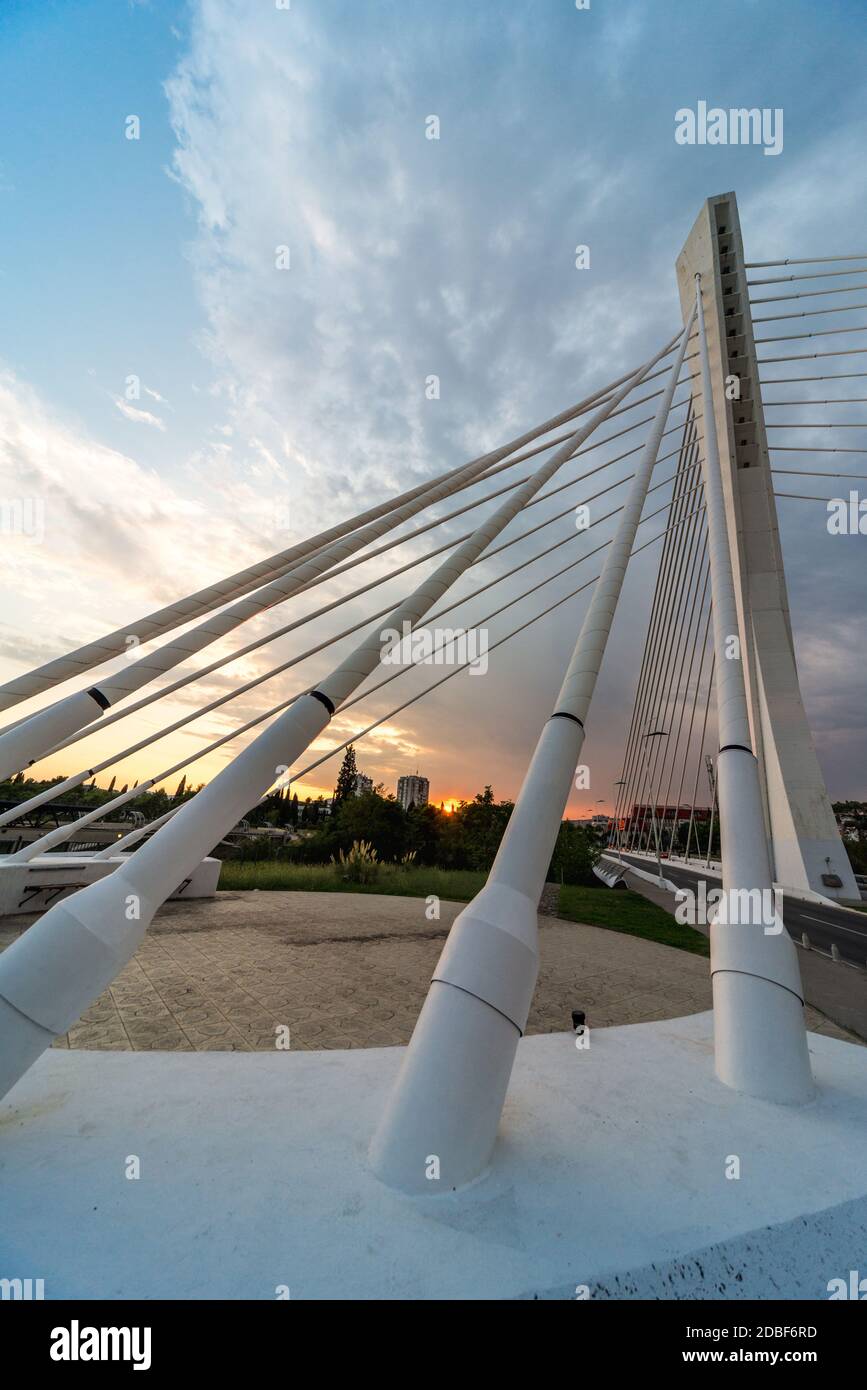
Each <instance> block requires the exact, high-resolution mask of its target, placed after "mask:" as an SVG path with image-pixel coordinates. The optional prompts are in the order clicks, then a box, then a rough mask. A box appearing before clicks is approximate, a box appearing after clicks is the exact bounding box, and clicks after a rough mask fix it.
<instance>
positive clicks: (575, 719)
mask: <svg viewBox="0 0 867 1390" xmlns="http://www.w3.org/2000/svg"><path fill="white" fill-rule="evenodd" d="M551 718H552V719H571V720H572V723H573V724H577V725H579V727H580V728H582V729H583V728H584V723H583V720H581V719H579V718H578V716H577V714H567V713H566V711H565V710H562V709H558V710H557V711H556V712H555V713H554V714H552V715H551Z"/></svg>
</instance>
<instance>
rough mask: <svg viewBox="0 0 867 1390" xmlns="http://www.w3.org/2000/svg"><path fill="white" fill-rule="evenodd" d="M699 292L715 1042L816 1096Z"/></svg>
mask: <svg viewBox="0 0 867 1390" xmlns="http://www.w3.org/2000/svg"><path fill="white" fill-rule="evenodd" d="M695 281H696V287H697V292H698V331H699V356H700V361H701V377H702V392H703V397H704V436H705V453H704V492H705V506H706V510H707V529H708V554H709V557H710V581H711V593H712V600H713V639H714V656H715V671H716V693H717V721H718V725H719V742H720V751H719V758H718V762H717V788H718V796H719V818H720V836H721V841H722V860H723V895H724V896H723V900H722V902H721V903H720V905H719V908H718V910H717V914H716V918H715V921H714V922H713V923H712V925H711V932H710V940H711V974H712V976H713V1003H714V1047H715V1055H716V1070H717V1075H718V1076H719V1078H720V1080H721V1081H724V1082H726V1084H727V1085H729V1086H733V1087H735V1089H737V1090H740V1091H746V1092H748V1093H749V1094H750V1095H753V1096H760V1097H762V1098H764V1099H766V1100H775V1101H780V1102H785V1103H797V1102H801V1101H805V1100H809V1098H810V1097H811V1095H812V1094H813V1082H812V1077H811V1074H810V1059H809V1054H808V1051H807V1034H806V1027H805V1024H804V1009H803V993H802V988H801V975H800V970H799V968H798V959H797V955H796V952H795V947H794V945H793V943H792V941H791V939H790V937H789V936H788V934H787V932H786V929H785V927H784V926H783V922H782V919H781V918H780V917H779V915H778V913H777V912H776V910H775V904H774V894H773V875H772V872H771V861H770V855H769V853H768V839H767V832H766V829H765V821H764V812H763V807H762V793H761V784H760V781H759V769H758V764H757V762H756V758H755V755H754V753H753V748H752V743H751V739H750V722H749V715H748V711H747V696H746V686H745V682H744V669H743V660H742V642H743V634H742V633H741V631H740V627H739V624H738V614H737V605H736V600H735V586H734V578H733V574H732V564H731V552H730V548H729V538H728V530H727V526H726V512H725V502H724V498H723V489H722V474H721V471H720V458H719V446H718V439H717V431H716V422H715V419H714V407H713V389H712V384H711V377H710V362H709V354H708V346H707V334H706V332H705V322H704V311H703V308H702V301H701V277H700V276H699V275H696V277H695Z"/></svg>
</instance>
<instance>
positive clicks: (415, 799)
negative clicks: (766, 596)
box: [397, 773, 430, 811]
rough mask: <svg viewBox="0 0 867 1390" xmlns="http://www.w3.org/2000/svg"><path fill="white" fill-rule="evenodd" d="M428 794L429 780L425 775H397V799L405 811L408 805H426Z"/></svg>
mask: <svg viewBox="0 0 867 1390" xmlns="http://www.w3.org/2000/svg"><path fill="white" fill-rule="evenodd" d="M429 794H430V782H429V781H428V779H427V778H426V777H419V775H418V773H416V774H415V776H414V777H398V779H397V799H398V801H399V802H400V804H401V806H402V807H403V809H404V810H405V811H408V810H409V808H410V806H426V805H427V803H428V797H429Z"/></svg>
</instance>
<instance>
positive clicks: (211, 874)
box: [0, 853, 222, 917]
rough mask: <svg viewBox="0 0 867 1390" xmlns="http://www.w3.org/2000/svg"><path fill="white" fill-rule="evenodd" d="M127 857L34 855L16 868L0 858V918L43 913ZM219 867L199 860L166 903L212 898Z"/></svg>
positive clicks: (120, 855)
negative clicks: (187, 899)
mask: <svg viewBox="0 0 867 1390" xmlns="http://www.w3.org/2000/svg"><path fill="white" fill-rule="evenodd" d="M128 859H129V855H128V854H114V855H112V856H111V858H110V859H97V858H96V856H95V855H93V854H71V853H70V854H67V853H58V854H38V855H36V857H35V858H34V859H30V860H28V861H27V863H24V864H16V863H14V862H13V861H12V860H11V859H7V858H5V857H3V856H0V917H14V916H17V915H18V914H19V913H28V912H44V911H46V909H47V908H49V907H53V906H54V904H55V903H56V902H60V901H61V900H62V899H63V898H68V897H69V896H70V895H71V894H72V893H77V892H78V890H79V888H86V887H87V885H88V884H89V883H96V882H97V880H98V879H100V878H105V877H106V875H107V874H110V873H112V872H113V871H114V870H115V869H116V868H117V866H118V864H125V863H126V861H127V860H128ZM221 868H222V863H221V861H220V860H219V859H211V858H207V859H203V860H202V862H201V864H197V865H196V867H195V869H194V870H193V872H192V873H191V874H190V876H189V878H185V879H184V881H183V882H182V883H180V884H179V885H178V887H177V888H176V889H175V891H174V893H171V894H169V898H168V901H169V902H175V901H177V899H178V898H213V897H215V896H216V893H217V883H218V882H219V878H220V869H221Z"/></svg>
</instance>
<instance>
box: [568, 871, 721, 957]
mask: <svg viewBox="0 0 867 1390" xmlns="http://www.w3.org/2000/svg"><path fill="white" fill-rule="evenodd" d="M559 912H560V916H561V917H567V918H568V919H569V921H570V922H586V923H587V925H588V926H591V927H607V928H608V929H609V930H610V931H622V932H626V933H627V934H628V935H629V936H641V937H643V938H644V939H645V941H659V942H660V943H661V944H662V945H663V946H679V947H680V949H681V950H682V951H692V952H693V953H694V954H695V955H697V956H709V955H710V942H709V941H708V939H707V937H705V936H702V934H701V932H699V931H696V930H695V929H694V928H693V927H682V926H681V925H680V923H679V922H676V921H675V920H674V918H673V917H670V916H669V915H668V913H667V912H663V910H662V908H661V907H657V906H656V903H651V902H648V900H647V898H642V896H641V894H640V893H633V892H632V891H631V890H630V889H628V888H627V889H622V888H615V889H612V888H602V887H600V888H575V887H572V886H570V885H569V884H568V883H567V884H564V885H563V887H562V888H561V889H560V908H559Z"/></svg>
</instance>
